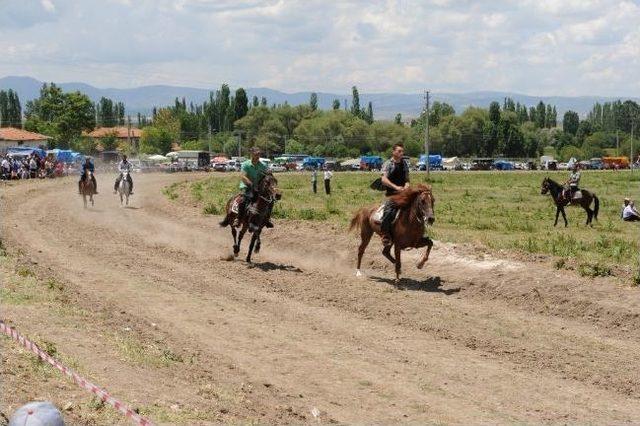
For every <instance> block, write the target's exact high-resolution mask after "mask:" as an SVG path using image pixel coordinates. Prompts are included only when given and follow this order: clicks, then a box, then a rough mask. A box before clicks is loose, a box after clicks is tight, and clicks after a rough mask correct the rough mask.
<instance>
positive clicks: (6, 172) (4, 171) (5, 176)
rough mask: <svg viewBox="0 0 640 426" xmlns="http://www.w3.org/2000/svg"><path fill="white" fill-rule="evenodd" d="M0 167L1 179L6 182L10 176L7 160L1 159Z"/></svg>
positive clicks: (5, 158)
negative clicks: (0, 170) (0, 171)
mask: <svg viewBox="0 0 640 426" xmlns="http://www.w3.org/2000/svg"><path fill="white" fill-rule="evenodd" d="M0 167H1V168H2V179H6V180H8V179H9V177H10V176H11V164H9V160H8V159H7V157H3V158H2V163H0Z"/></svg>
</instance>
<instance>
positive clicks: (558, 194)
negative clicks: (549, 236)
mask: <svg viewBox="0 0 640 426" xmlns="http://www.w3.org/2000/svg"><path fill="white" fill-rule="evenodd" d="M580 191H581V192H582V197H580V198H577V199H570V198H569V197H566V196H565V191H564V187H563V186H562V185H560V184H559V183H558V182H556V181H554V180H552V179H550V178H548V177H546V178H544V180H543V181H542V186H541V188H540V193H541V194H542V195H544V194H546V193H547V192H549V193H551V198H553V202H554V203H555V204H556V221H555V222H554V223H553V226H556V225H557V224H558V216H559V215H560V213H562V218H563V219H564V226H568V225H569V222H567V215H566V214H565V212H564V207H565V206H567V205H571V206H581V207H582V208H583V209H584V210H585V211H586V212H587V223H585V225H591V226H593V224H592V222H593V219H596V220H598V210H600V200H599V199H598V197H597V196H596V194H594V193H593V192H590V191H587V190H586V189H581V190H580ZM592 200H593V210H591V208H590V206H591V201H592Z"/></svg>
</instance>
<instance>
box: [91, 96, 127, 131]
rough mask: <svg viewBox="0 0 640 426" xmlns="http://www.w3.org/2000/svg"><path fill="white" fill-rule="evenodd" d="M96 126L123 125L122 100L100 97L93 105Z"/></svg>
mask: <svg viewBox="0 0 640 426" xmlns="http://www.w3.org/2000/svg"><path fill="white" fill-rule="evenodd" d="M95 109H96V126H98V127H114V126H124V124H125V111H124V103H123V102H114V101H112V100H111V99H109V98H105V97H102V98H100V101H99V102H98V103H97V104H96V105H95Z"/></svg>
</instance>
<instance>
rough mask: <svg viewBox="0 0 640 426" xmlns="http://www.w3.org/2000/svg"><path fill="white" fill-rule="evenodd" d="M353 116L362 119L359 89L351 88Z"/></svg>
mask: <svg viewBox="0 0 640 426" xmlns="http://www.w3.org/2000/svg"><path fill="white" fill-rule="evenodd" d="M351 114H353V115H355V116H356V117H360V114H361V112H360V94H359V93H358V88H357V87H356V86H353V87H352V88H351Z"/></svg>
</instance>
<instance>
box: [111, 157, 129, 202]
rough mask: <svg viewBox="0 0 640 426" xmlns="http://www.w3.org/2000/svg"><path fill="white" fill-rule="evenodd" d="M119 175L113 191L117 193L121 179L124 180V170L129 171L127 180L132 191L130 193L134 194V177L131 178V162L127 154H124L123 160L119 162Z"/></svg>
mask: <svg viewBox="0 0 640 426" xmlns="http://www.w3.org/2000/svg"><path fill="white" fill-rule="evenodd" d="M118 171H119V172H120V173H119V174H118V177H117V179H116V183H115V184H114V185H113V193H114V194H116V193H117V192H118V186H119V185H120V181H121V180H122V172H128V174H127V180H128V181H129V188H130V191H131V192H130V193H129V195H133V179H131V163H129V161H127V156H126V155H124V154H123V155H122V161H120V162H119V163H118Z"/></svg>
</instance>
